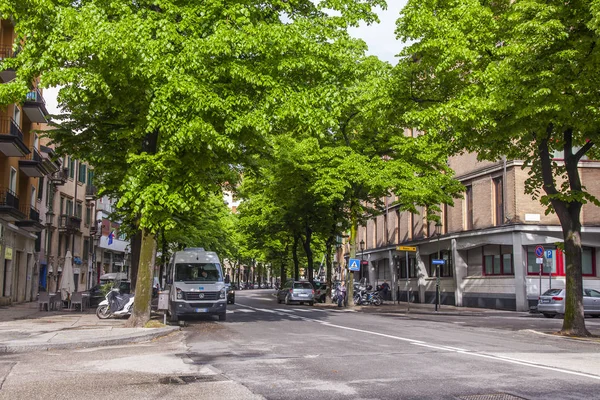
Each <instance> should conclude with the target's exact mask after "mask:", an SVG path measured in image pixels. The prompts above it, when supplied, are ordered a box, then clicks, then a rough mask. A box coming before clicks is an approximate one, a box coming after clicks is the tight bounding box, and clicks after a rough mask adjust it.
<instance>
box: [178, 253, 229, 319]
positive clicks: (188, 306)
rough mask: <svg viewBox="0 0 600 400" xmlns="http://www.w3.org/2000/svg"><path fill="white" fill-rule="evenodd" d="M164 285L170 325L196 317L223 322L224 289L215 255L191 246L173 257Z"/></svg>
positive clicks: (225, 293) (225, 290) (225, 292)
mask: <svg viewBox="0 0 600 400" xmlns="http://www.w3.org/2000/svg"><path fill="white" fill-rule="evenodd" d="M167 285H168V290H169V310H168V311H169V316H170V319H171V321H172V322H177V321H178V320H179V318H180V317H183V316H191V315H199V314H216V315H218V316H219V321H225V318H226V308H227V289H226V287H225V283H224V282H223V271H222V269H221V263H220V261H219V257H218V256H217V254H216V253H215V252H212V251H204V249H203V248H199V247H194V248H187V249H185V250H182V251H178V252H176V253H175V254H173V257H171V261H170V262H169V266H168V269H167Z"/></svg>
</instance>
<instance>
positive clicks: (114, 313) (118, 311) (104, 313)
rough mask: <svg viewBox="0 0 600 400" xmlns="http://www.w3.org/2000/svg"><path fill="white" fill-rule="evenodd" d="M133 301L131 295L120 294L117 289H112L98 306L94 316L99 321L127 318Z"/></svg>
mask: <svg viewBox="0 0 600 400" xmlns="http://www.w3.org/2000/svg"><path fill="white" fill-rule="evenodd" d="M133 299H134V296H133V295H131V294H120V292H119V289H112V290H111V291H110V292H108V293H107V294H106V297H105V299H104V300H102V301H101V302H100V304H98V308H97V309H96V316H97V317H98V318H100V319H107V318H110V317H122V316H125V315H126V316H129V315H131V310H132V307H133Z"/></svg>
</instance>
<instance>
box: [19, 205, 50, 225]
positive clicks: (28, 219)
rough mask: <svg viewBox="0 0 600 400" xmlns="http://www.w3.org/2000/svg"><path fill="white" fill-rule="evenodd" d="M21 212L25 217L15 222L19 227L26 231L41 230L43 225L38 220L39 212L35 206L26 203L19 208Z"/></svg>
mask: <svg viewBox="0 0 600 400" xmlns="http://www.w3.org/2000/svg"><path fill="white" fill-rule="evenodd" d="M21 213H22V214H23V215H25V218H23V219H22V220H20V221H16V222H15V224H16V225H17V226H18V227H19V228H21V229H24V230H26V231H28V232H41V231H42V230H43V229H44V225H42V222H41V221H40V212H39V211H38V210H37V208H35V207H33V206H30V205H26V206H24V207H22V208H21Z"/></svg>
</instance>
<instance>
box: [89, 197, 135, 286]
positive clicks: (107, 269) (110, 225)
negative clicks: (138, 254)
mask: <svg viewBox="0 0 600 400" xmlns="http://www.w3.org/2000/svg"><path fill="white" fill-rule="evenodd" d="M115 203H116V200H114V199H111V198H109V197H108V196H103V197H101V198H99V199H98V200H97V202H96V224H97V226H98V234H97V236H96V241H95V242H94V246H95V247H94V263H95V265H96V268H95V271H96V274H97V277H98V278H99V277H100V276H102V275H103V274H107V273H112V272H122V273H125V274H126V276H127V277H129V267H130V266H131V246H130V242H129V240H126V235H125V233H124V232H123V230H122V229H121V224H120V222H114V221H112V220H111V214H112V212H113V211H114V207H115Z"/></svg>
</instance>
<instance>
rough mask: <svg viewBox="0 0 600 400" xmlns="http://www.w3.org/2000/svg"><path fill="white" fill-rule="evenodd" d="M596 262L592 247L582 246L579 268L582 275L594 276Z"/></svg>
mask: <svg viewBox="0 0 600 400" xmlns="http://www.w3.org/2000/svg"><path fill="white" fill-rule="evenodd" d="M595 266H596V263H595V260H594V254H593V249H590V248H585V247H584V248H583V252H582V254H581V269H582V273H583V275H584V276H596V268H595Z"/></svg>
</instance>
